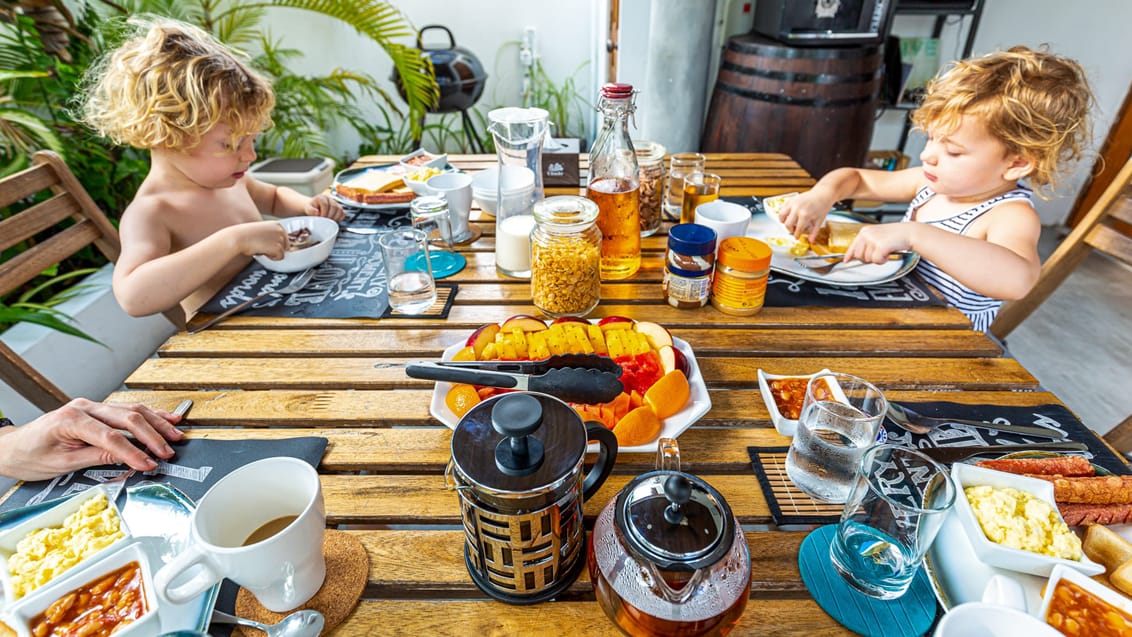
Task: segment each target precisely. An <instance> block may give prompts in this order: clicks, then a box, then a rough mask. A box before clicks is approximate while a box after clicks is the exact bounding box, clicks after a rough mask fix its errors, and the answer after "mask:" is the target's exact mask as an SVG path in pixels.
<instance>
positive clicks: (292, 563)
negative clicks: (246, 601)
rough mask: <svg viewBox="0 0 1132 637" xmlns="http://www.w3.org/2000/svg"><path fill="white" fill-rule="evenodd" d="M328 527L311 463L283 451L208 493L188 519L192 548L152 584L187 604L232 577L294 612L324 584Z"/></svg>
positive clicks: (277, 607) (267, 602) (273, 605)
mask: <svg viewBox="0 0 1132 637" xmlns="http://www.w3.org/2000/svg"><path fill="white" fill-rule="evenodd" d="M325 530H326V508H325V505H324V504H323V499H322V487H321V484H320V483H319V479H318V472H317V471H315V469H314V467H312V466H311V465H310V464H308V463H306V462H304V461H303V460H299V459H297V458H286V457H280V458H266V459H264V460H259V461H256V462H252V463H250V464H248V465H245V466H243V467H241V468H239V469H236V470H235V471H233V472H232V473H230V474H228V475H226V476H224V477H223V478H221V480H220V481H219V482H217V483H216V484H215V485H213V487H212V488H211V489H209V490H208V492H207V493H205V494H204V497H202V498H201V500H200V502H199V503H198V505H197V508H196V510H195V511H193V514H192V516H191V517H190V519H189V546H188V547H187V548H186V549H185V551H184V552H183V553H181V554H180V555H178V556H177V557H175V558H174V559H173V561H171V562H169V563H168V564H166V565H165V566H164V567H162V568H161V570H159V571H158V572H157V575H156V576H155V578H154V580H155V588H156V589H157V592H158V594H159V595H160V596H161V597H162V598H163V599H165V600H167V601H169V602H172V603H174V604H183V603H185V602H187V601H189V600H190V599H192V598H194V597H196V596H197V595H200V594H201V593H203V592H204V591H206V590H208V589H209V588H211V587H212V586H214V585H215V584H217V583H218V582H220V580H222V579H224V578H225V577H227V578H228V579H230V580H232V581H233V582H235V583H237V584H239V585H240V586H243V587H244V588H246V589H248V591H250V592H251V593H252V594H253V595H255V598H256V599H257V600H259V602H260V604H262V605H263V606H264V607H265V608H267V609H268V610H272V611H275V612H279V613H281V612H285V611H289V610H291V609H292V608H295V607H297V606H299V605H301V604H303V603H304V602H306V601H307V600H309V599H310V598H311V597H314V594H315V593H317V592H318V590H319V589H320V588H321V587H322V582H323V580H324V579H325V577H326V560H325V559H324V557H323V553H322V540H323V535H324V533H325ZM190 575H191V576H190Z"/></svg>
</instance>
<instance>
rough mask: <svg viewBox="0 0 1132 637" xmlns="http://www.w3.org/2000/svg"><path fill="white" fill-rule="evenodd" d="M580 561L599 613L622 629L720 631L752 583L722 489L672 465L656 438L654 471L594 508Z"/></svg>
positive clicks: (673, 448) (672, 452) (673, 452)
mask: <svg viewBox="0 0 1132 637" xmlns="http://www.w3.org/2000/svg"><path fill="white" fill-rule="evenodd" d="M587 564H588V566H589V571H590V579H591V580H592V581H593V586H594V593H595V595H596V596H597V600H598V603H599V604H600V605H601V607H602V609H603V610H605V614H606V615H608V616H609V618H610V619H612V620H613V622H614V623H615V624H617V626H618V627H619V628H621V630H623V631H624V632H625V633H627V634H629V635H671V636H676V635H681V636H683V635H726V634H728V633H729V632H731V630H732V629H733V628H734V627H735V624H736V623H738V621H739V618H740V616H742V614H743V610H744V608H746V605H747V598H748V596H749V595H750V591H751V556H750V553H749V552H748V550H747V541H746V538H745V537H744V536H743V531H742V528H741V527H740V526H739V523H738V522H737V521H736V520H735V516H734V515H732V513H731V508H730V507H728V506H727V502H726V501H724V499H723V496H721V495H720V494H719V492H718V491H716V490H715V489H714V488H712V486H711V485H709V484H707V483H706V482H704V481H703V480H701V479H700V478H697V477H696V476H693V475H690V474H687V473H683V472H681V471H680V451H679V448H678V447H677V445H676V441H675V440H673V439H671V438H662V439H661V440H660V442H659V445H658V450H657V470H656V471H651V472H649V473H646V474H643V475H641V476H638V477H637V478H636V479H634V480H633V481H632V482H630V483H629V484H628V485H627V486H626V487H625V488H624V489H622V490H621V492H620V493H619V494H618V495H617V497H616V498H614V499H613V500H612V501H610V503H609V504H608V505H606V507H605V508H604V509H603V510H602V512H601V514H600V515H598V518H597V521H596V522H595V523H594V530H593V538H592V539H591V542H590V550H589V554H588V560H587Z"/></svg>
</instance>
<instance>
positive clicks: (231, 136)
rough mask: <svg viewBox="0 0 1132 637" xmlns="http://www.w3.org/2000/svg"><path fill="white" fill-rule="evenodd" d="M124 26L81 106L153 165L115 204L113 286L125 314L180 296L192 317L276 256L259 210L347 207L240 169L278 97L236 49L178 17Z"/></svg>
mask: <svg viewBox="0 0 1132 637" xmlns="http://www.w3.org/2000/svg"><path fill="white" fill-rule="evenodd" d="M129 24H130V26H131V27H132V28H133V29H134V32H133V34H132V36H131V37H128V38H127V39H126V40H125V42H124V43H123V44H122V45H121V46H120V47H118V48H117V49H116V50H114V51H113V52H111V53H110V54H108V55H107V56H105V57H104V58H103V59H101V60H100V61H99V63H98V64H96V65H95V66H94V67H92V69H91V71H90V72H89V74H88V75H87V77H86V91H85V92H84V95H83V96H82V99H81V105H80V107H81V110H82V119H83V120H84V121H85V122H86V123H87V124H88V125H89V126H91V127H92V128H93V129H95V130H96V131H97V132H98V133H100V134H101V135H104V136H106V137H108V138H110V139H111V140H112V141H113V142H115V143H117V144H125V145H130V146H133V147H135V148H141V149H146V150H149V151H150V159H151V165H150V170H149V173H148V174H147V175H146V178H145V180H144V181H143V182H142V184H141V186H140V187H139V188H138V191H137V193H136V195H135V196H134V199H133V201H132V202H131V203H130V205H129V206H128V207H127V208H126V210H125V211H124V212H123V213H122V219H121V224H120V227H119V232H120V234H121V240H122V253H121V256H120V257H119V258H118V262H117V264H116V265H115V268H114V295H115V296H116V297H117V299H118V302H119V304H120V305H121V306H122V308H123V309H124V310H125V311H126V312H127V313H129V314H131V315H133V316H142V315H147V314H154V313H157V312H162V311H165V310H167V309H170V308H172V307H175V306H176V305H177V304H178V303H181V304H182V306H183V307H184V309H185V310H186V312H187V313H190V314H191V313H192V312H193V311H195V310H196V309H197V308H198V307H200V305H202V304H203V303H204V302H205V301H207V300H208V299H209V298H210V297H211V296H212V295H213V294H214V293H215V292H216V291H217V290H218V289H219V288H220V287H221V286H223V284H224V283H225V282H227V281H228V279H230V278H231V277H232V276H233V275H235V274H236V273H237V272H239V271H240V270H241V269H242V268H243V267H244V266H245V265H247V263H248V262H249V259H250V257H251V256H252V255H255V254H263V255H267V256H268V257H271V258H276V259H277V258H282V257H283V254H284V252H285V251H286V248H287V232H286V231H285V230H284V229H283V226H281V225H280V224H279V223H278V222H275V221H264V220H263V215H272V216H276V217H289V216H295V215H303V214H307V215H317V216H324V217H329V218H331V219H334V220H341V219H342V218H343V217H344V214H343V212H342V208H341V207H340V206H339V205H338V204H337V203H336V202H334V201H333V200H332V199H330V198H329V197H328V196H326V195H317V196H315V197H307V196H305V195H303V194H300V193H298V192H296V191H295V190H292V189H290V188H286V187H279V186H274V185H271V184H267V183H264V182H261V181H259V180H257V179H255V178H254V177H252V176H250V175H248V174H247V171H248V168H249V167H250V166H251V164H252V162H254V161H255V159H256V152H255V149H254V144H255V139H256V137H257V136H258V135H259V133H260V132H262V131H263V130H264V129H266V128H267V127H268V126H270V125H271V109H272V107H273V106H274V105H275V95H274V93H273V92H272V89H271V85H270V84H269V83H268V81H267V80H266V79H264V78H263V77H262V76H260V75H259V74H258V73H256V72H255V71H254V70H253V69H252V68H251V67H250V66H249V65H248V63H247V61H246V59H245V58H244V57H243V56H241V55H240V54H238V53H237V52H235V51H233V50H231V49H229V48H227V47H225V46H224V45H223V44H221V43H220V42H218V41H216V40H215V39H214V38H213V37H212V36H210V35H209V34H208V33H206V32H205V31H203V30H202V29H199V28H197V27H194V26H192V25H189V24H185V23H182V22H178V21H175V20H170V19H165V18H154V17H143V18H133V19H131V20H130V21H129Z"/></svg>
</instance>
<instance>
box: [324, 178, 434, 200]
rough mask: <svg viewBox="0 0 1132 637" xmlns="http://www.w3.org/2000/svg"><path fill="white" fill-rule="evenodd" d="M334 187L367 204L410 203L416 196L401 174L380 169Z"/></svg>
mask: <svg viewBox="0 0 1132 637" xmlns="http://www.w3.org/2000/svg"><path fill="white" fill-rule="evenodd" d="M334 189H335V191H336V192H337V193H338V194H339V195H340V196H342V197H345V198H347V199H350V200H352V201H357V202H358V203H367V204H386V203H408V202H410V201H412V200H413V198H414V197H416V194H415V193H413V191H412V190H410V189H409V187H408V186H406V185H405V180H404V179H402V176H401V175H391V174H389V173H386V172H382V171H379V170H372V171H369V172H367V173H363V174H362V175H361V176H359V177H358V178H357V179H351V180H350V181H348V182H346V183H342V184H337V185H336V186H335V187H334Z"/></svg>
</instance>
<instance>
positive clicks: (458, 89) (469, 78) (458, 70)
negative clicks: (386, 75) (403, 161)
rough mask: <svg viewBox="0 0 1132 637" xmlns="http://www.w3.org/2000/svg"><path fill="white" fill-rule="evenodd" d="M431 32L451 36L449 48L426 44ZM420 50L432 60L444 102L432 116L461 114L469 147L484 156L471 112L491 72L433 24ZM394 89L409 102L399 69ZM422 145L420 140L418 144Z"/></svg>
mask: <svg viewBox="0 0 1132 637" xmlns="http://www.w3.org/2000/svg"><path fill="white" fill-rule="evenodd" d="M429 29H439V30H441V31H444V33H446V34H447V35H448V46H447V47H439V48H431V47H426V46H425V45H424V43H423V40H424V33H425V31H428V30H429ZM417 48H418V49H420V50H421V51H423V52H424V54H425V55H427V56H428V57H429V59H431V60H432V68H433V70H434V71H435V73H436V84H437V86H438V87H439V88H440V99H439V100H437V103H436V104H434V105H433V106H432V108H430V109H429V112H430V113H455V112H456V111H459V112H460V116H461V118H462V122H463V129H464V136H465V138H466V139H467V141H468V144H469V145H470V146H471V147H472V148H473V149H475V150H476V151H477V152H480V153H482V152H484V145H483V142H482V141H481V140H480V137H479V134H477V133H476V129H475V126H474V125H473V124H472V119H471V117H469V116H468V109H470V108H471V107H472V106H473V105H474V104H475V103H476V102H477V101H478V100H479V98H480V96H481V95H483V89H484V85H485V84H487V72H486V71H484V68H483V64H481V63H480V61H479V58H477V57H476V55H475V54H474V53H472V52H471V51H469V50H468V49H465V48H463V47H459V46H456V38H455V37H453V35H452V32H451V31H449V30H448V27H446V26H442V25H439V24H429V25H427V26H423V27H421V29H420V31H418V32H417ZM390 79H391V80H393V83H394V85H396V86H397V92H398V93H399V94H400V95H401V98H402V99H404V98H405V87H404V86H403V85H402V84H401V76H400V74H399V73H397V69H396V68H394V69H393V76H392V77H391V78H390ZM416 141H419V140H416Z"/></svg>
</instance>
